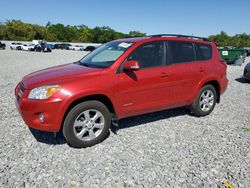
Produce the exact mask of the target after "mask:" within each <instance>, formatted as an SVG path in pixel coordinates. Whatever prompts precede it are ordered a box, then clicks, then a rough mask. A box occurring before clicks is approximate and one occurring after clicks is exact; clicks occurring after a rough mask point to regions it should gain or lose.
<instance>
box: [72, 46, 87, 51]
mask: <svg viewBox="0 0 250 188" xmlns="http://www.w3.org/2000/svg"><path fill="white" fill-rule="evenodd" d="M72 50H76V51H83V50H84V46H82V45H74V46H72Z"/></svg>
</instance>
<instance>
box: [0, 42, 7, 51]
mask: <svg viewBox="0 0 250 188" xmlns="http://www.w3.org/2000/svg"><path fill="white" fill-rule="evenodd" d="M5 48H6V45H5V44H4V43H2V42H0V49H3V50H4V49H5Z"/></svg>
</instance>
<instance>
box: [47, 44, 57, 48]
mask: <svg viewBox="0 0 250 188" xmlns="http://www.w3.org/2000/svg"><path fill="white" fill-rule="evenodd" d="M47 47H48V48H50V49H55V45H54V44H51V43H47Z"/></svg>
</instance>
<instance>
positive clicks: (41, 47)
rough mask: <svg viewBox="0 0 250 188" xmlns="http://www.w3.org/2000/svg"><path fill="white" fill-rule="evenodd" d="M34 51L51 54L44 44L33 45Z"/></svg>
mask: <svg viewBox="0 0 250 188" xmlns="http://www.w3.org/2000/svg"><path fill="white" fill-rule="evenodd" d="M34 50H35V51H36V52H51V51H52V50H51V48H49V46H48V45H47V44H46V43H40V44H37V45H35V47H34Z"/></svg>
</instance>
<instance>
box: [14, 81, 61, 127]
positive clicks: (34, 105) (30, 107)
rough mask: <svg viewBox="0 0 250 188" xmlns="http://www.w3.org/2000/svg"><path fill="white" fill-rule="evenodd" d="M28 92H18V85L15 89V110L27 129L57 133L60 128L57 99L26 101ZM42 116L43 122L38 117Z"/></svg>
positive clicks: (59, 109) (59, 102)
mask: <svg viewBox="0 0 250 188" xmlns="http://www.w3.org/2000/svg"><path fill="white" fill-rule="evenodd" d="M28 93H29V91H22V90H20V84H19V85H18V86H17V87H16V89H15V96H16V100H15V104H16V108H17V110H18V112H19V114H20V115H21V117H22V119H23V120H24V122H25V124H27V125H28V126H29V127H31V128H34V129H38V130H42V131H48V132H58V131H59V130H60V128H61V116H62V114H61V113H60V112H61V103H62V100H61V99H59V98H53V97H51V98H49V99H47V100H30V99H28ZM41 114H42V115H43V122H41V121H40V118H39V117H40V115H41Z"/></svg>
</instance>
